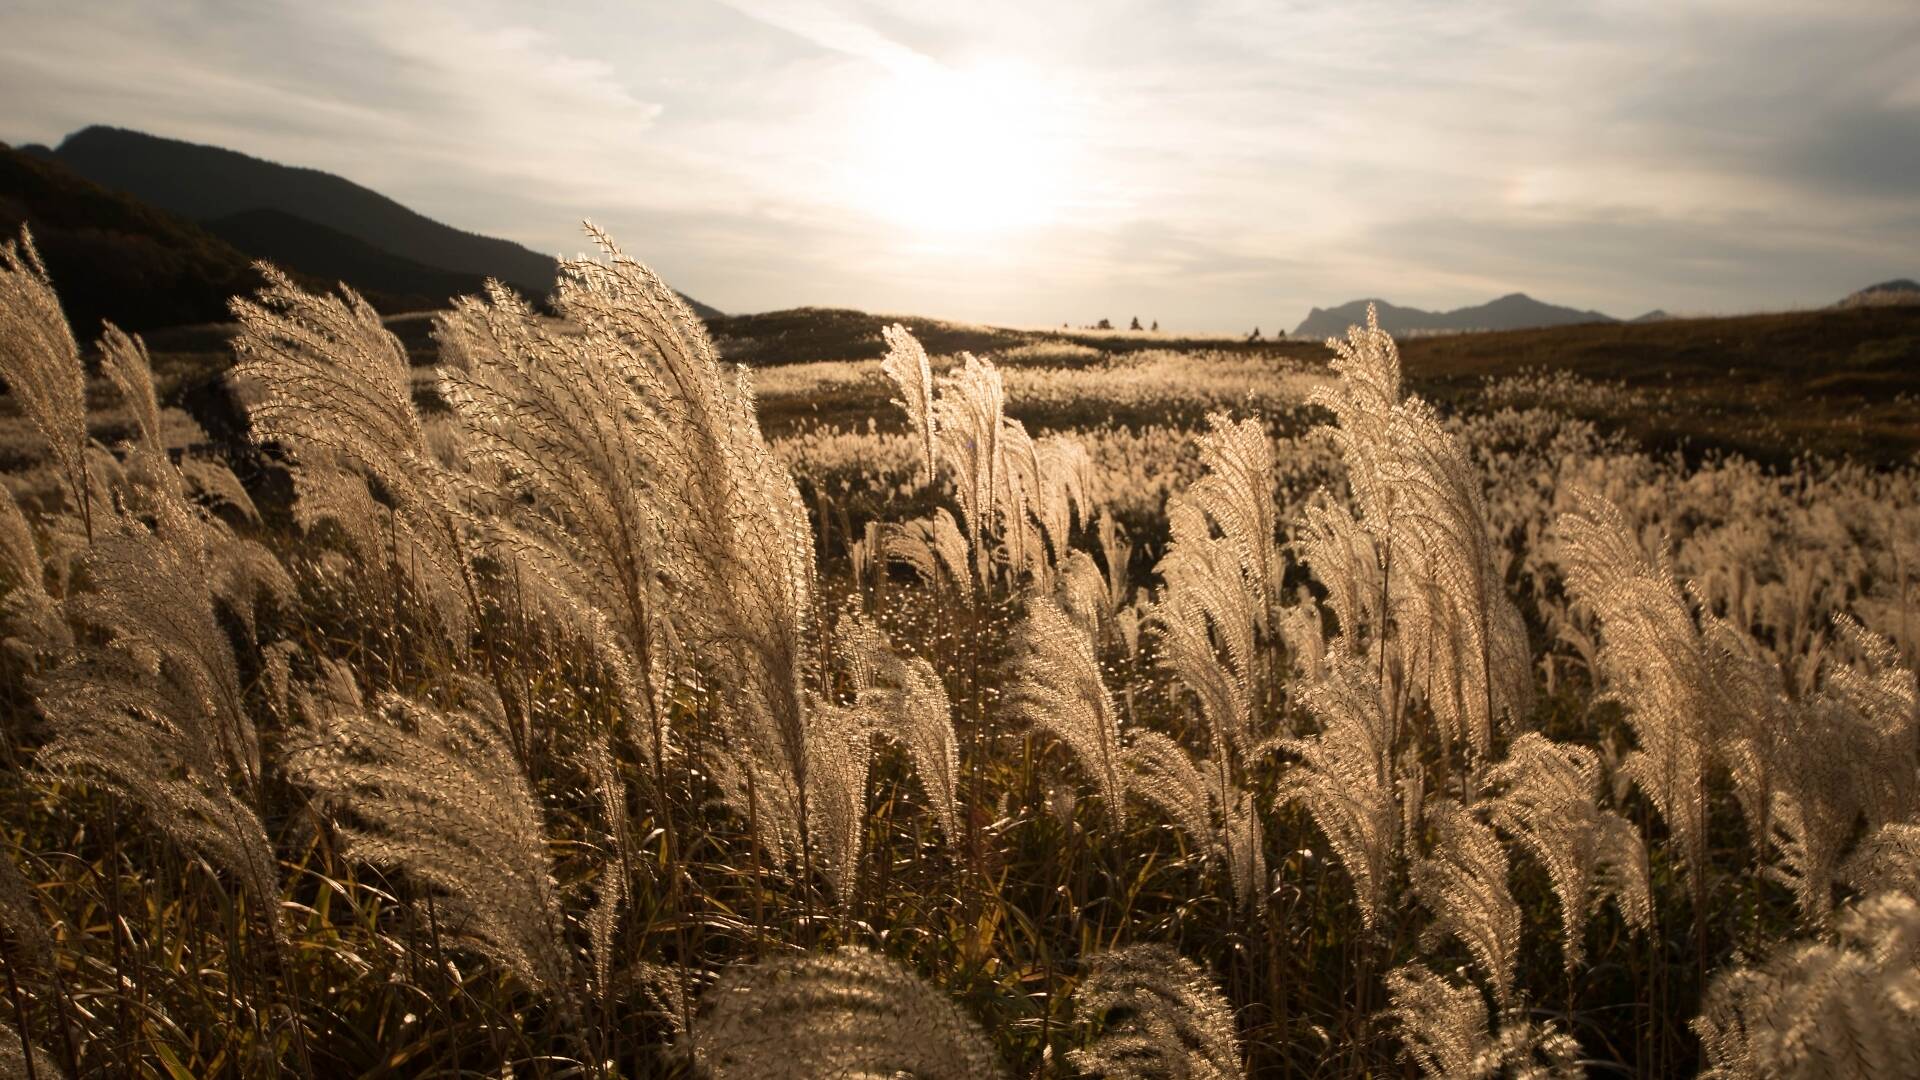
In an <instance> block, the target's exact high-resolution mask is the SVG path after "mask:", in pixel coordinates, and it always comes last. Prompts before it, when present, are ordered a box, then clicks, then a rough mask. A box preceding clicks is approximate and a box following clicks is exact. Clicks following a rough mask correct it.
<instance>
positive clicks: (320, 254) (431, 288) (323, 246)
mask: <svg viewBox="0 0 1920 1080" xmlns="http://www.w3.org/2000/svg"><path fill="white" fill-rule="evenodd" d="M205 224H206V229H207V231H208V232H211V233H213V234H214V235H215V236H218V237H220V238H221V239H222V240H225V241H227V242H228V243H230V244H232V245H233V246H234V247H236V248H238V249H240V250H241V251H244V252H246V253H247V254H249V255H251V256H253V257H254V258H257V259H266V260H267V261H268V262H271V263H274V264H275V265H278V266H294V267H298V268H299V269H300V270H301V271H302V272H303V273H307V274H311V275H312V276H314V277H317V278H323V279H325V280H327V281H329V282H331V281H344V282H347V283H349V284H351V285H352V286H353V287H354V288H355V289H358V290H360V291H361V292H364V293H380V294H384V295H386V296H389V297H392V298H393V300H392V302H391V303H390V304H389V305H388V306H389V307H391V308H393V309H394V310H416V309H420V308H437V307H445V306H446V305H447V301H448V300H450V299H452V298H453V297H456V296H467V295H471V294H474V293H478V292H481V291H482V290H483V289H485V287H486V278H485V277H483V276H481V275H479V274H462V273H458V272H456V271H452V270H442V269H440V268H439V267H436V266H428V265H426V264H424V263H419V262H415V261H414V260H412V259H408V258H405V257H402V256H399V255H394V254H392V253H390V252H387V251H383V250H381V249H380V248H377V247H374V246H373V245H372V244H369V243H366V242H364V241H362V240H359V239H357V238H355V237H352V236H348V235H347V234H346V233H343V232H339V231H337V230H335V229H329V228H327V227H326V226H325V225H317V224H315V223H313V222H311V221H308V220H307V219H306V218H303V217H297V216H295V215H293V214H288V213H284V212H282V211H279V210H268V209H257V210H243V211H241V212H240V213H237V214H229V215H227V216H226V217H221V218H214V219H213V220H211V221H208V222H206V223H205Z"/></svg>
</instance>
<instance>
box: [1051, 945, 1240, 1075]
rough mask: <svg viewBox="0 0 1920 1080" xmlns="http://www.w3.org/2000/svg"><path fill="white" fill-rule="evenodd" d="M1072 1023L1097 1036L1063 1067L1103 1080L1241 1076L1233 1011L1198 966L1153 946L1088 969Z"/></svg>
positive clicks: (1121, 952) (1095, 961)
mask: <svg viewBox="0 0 1920 1080" xmlns="http://www.w3.org/2000/svg"><path fill="white" fill-rule="evenodd" d="M1073 1011H1074V1015H1075V1016H1076V1017H1077V1018H1079V1019H1080V1021H1081V1022H1083V1023H1097V1024H1100V1025H1101V1026H1102V1030H1101V1032H1100V1033H1099V1034H1098V1035H1097V1036H1095V1037H1094V1039H1093V1041H1092V1042H1090V1043H1088V1044H1087V1046H1086V1047H1084V1048H1083V1049H1079V1050H1074V1051H1071V1052H1069V1053H1068V1055H1067V1061H1068V1062H1069V1063H1070V1064H1071V1065H1072V1066H1073V1067H1074V1068H1075V1069H1077V1070H1079V1072H1080V1073H1081V1075H1083V1076H1098V1077H1104V1078H1107V1080H1232V1078H1235V1077H1239V1076H1241V1075H1243V1070H1242V1067H1241V1064H1240V1046H1239V1038H1238V1034H1237V1032H1236V1031H1235V1029H1234V1019H1233V1009H1232V1007H1231V1006H1230V1005H1228V1004H1227V1000H1226V996H1225V995H1224V994H1222V993H1221V992H1220V988H1219V987H1218V986H1216V985H1215V984H1214V982H1213V980H1212V979H1211V978H1209V977H1208V976H1207V974H1206V972H1204V971H1202V970H1201V969H1200V966H1199V965H1198V964H1195V963H1194V962H1193V961H1191V960H1189V959H1187V958H1186V957H1184V956H1181V955H1180V954H1179V953H1177V952H1175V951H1174V950H1173V949H1171V948H1169V947H1167V946H1165V945H1158V944H1147V945H1132V946H1128V947H1127V948H1124V949H1115V950H1113V951H1111V952H1104V953H1100V954H1098V955H1096V956H1094V957H1092V958H1090V959H1089V960H1088V961H1087V976H1086V978H1085V979H1084V980H1083V981H1082V982H1081V983H1080V985H1079V986H1078V987H1077V988H1075V990H1074V993H1073Z"/></svg>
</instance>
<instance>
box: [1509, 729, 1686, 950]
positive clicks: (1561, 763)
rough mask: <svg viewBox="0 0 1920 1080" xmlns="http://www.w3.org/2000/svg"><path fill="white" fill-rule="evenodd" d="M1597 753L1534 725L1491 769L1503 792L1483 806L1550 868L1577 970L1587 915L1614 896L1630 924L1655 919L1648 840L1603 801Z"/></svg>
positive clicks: (1642, 926) (1645, 924)
mask: <svg viewBox="0 0 1920 1080" xmlns="http://www.w3.org/2000/svg"><path fill="white" fill-rule="evenodd" d="M1604 779H1605V777H1604V774H1603V773H1602V771H1601V765H1600V758H1599V755H1597V754H1595V753H1594V752H1593V751H1592V750H1589V749H1587V748H1586V747H1583V746H1574V745H1570V744H1567V743H1556V742H1554V741H1552V740H1550V739H1548V738H1547V737H1546V736H1544V735H1541V734H1540V733H1539V732H1536V731H1530V732H1527V733H1526V734H1525V735H1522V736H1520V737H1519V738H1518V739H1515V740H1514V741H1513V744H1512V745H1511V746H1509V747H1508V748H1507V756H1506V759H1505V760H1503V761H1501V762H1500V763H1498V764H1496V765H1494V766H1493V767H1492V768H1490V769H1489V770H1487V774H1486V777H1485V779H1484V782H1485V783H1486V784H1487V785H1488V786H1489V787H1490V788H1492V789H1494V790H1496V791H1497V794H1496V795H1494V796H1493V797H1491V798H1489V799H1487V800H1486V802H1485V803H1484V806H1485V808H1486V812H1487V815H1488V817H1489V819H1490V820H1491V821H1492V823H1493V825H1494V827H1496V828H1498V829H1499V830H1500V831H1501V832H1504V833H1506V834H1507V835H1509V836H1511V837H1513V838H1515V839H1516V840H1518V841H1519V842H1520V845H1521V846H1522V847H1524V848H1526V849H1527V851H1528V852H1529V853H1530V854H1532V855H1533V857H1534V858H1535V859H1537V860H1539V862H1540V864H1541V865H1542V866H1544V867H1545V868H1546V871H1547V877H1548V879H1549V880H1550V881H1552V882H1553V892H1554V896H1555V897H1556V898H1557V899H1558V900H1559V902H1560V923H1561V930H1562V936H1561V954H1562V956H1563V957H1564V958H1565V961H1566V966H1567V969H1568V970H1569V971H1571V970H1572V969H1573V968H1574V966H1575V965H1577V964H1579V963H1580V962H1581V961H1582V960H1583V959H1584V957H1585V955H1586V949H1585V940H1586V934H1585V930H1586V925H1587V920H1588V918H1589V917H1590V916H1591V915H1592V913H1593V912H1594V911H1595V910H1597V909H1598V908H1599V905H1600V903H1601V902H1602V901H1603V900H1604V899H1606V898H1607V897H1608V896H1611V897H1613V899H1614V903H1615V904H1616V905H1618V907H1619V908H1620V913H1621V915H1622V916H1623V917H1625V919H1626V921H1627V925H1629V926H1632V927H1634V928H1635V929H1638V930H1641V931H1646V930H1647V929H1649V928H1650V926H1651V925H1652V921H1653V901H1652V895H1651V892H1650V891H1649V885H1648V878H1647V852H1646V846H1645V844H1644V843H1642V841H1641V839H1640V833H1639V831H1638V830H1636V829H1635V828H1634V827H1633V824H1632V823H1631V822H1629V821H1628V820H1627V819H1626V818H1623V817H1621V816H1620V815H1619V814H1617V813H1614V812H1613V811H1611V810H1603V809H1601V808H1600V805H1599V798H1600V789H1601V785H1602V783H1603V782H1604Z"/></svg>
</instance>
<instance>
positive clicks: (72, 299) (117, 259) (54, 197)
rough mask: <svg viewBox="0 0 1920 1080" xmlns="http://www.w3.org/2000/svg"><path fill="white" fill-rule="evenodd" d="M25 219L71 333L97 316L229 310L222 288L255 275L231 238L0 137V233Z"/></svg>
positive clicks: (129, 319) (157, 322) (252, 281)
mask: <svg viewBox="0 0 1920 1080" xmlns="http://www.w3.org/2000/svg"><path fill="white" fill-rule="evenodd" d="M22 224H26V225H28V226H30V227H31V228H32V230H33V238H34V243H35V245H36V246H37V247H38V248H39V249H40V254H41V257H42V258H44V259H45V260H46V263H47V272H48V273H49V274H51V275H52V277H53V282H54V285H55V287H57V288H58V289H59V290H60V300H61V302H62V304H64V305H65V307H66V311H67V318H68V320H69V321H70V322H71V323H72V324H73V331H74V336H75V337H77V338H79V339H80V340H81V341H91V340H92V339H93V338H94V337H96V336H97V335H98V334H99V333H100V320H101V319H111V320H112V321H113V322H115V323H117V324H119V325H120V326H122V327H124V328H126V329H128V330H146V329H149V328H152V327H156V326H168V325H174V324H178V323H191V322H204V321H208V320H212V319H224V318H226V317H227V298H228V297H231V296H234V295H236V294H238V293H243V292H251V291H252V290H254V289H256V288H258V287H259V286H260V284H261V282H260V277H259V275H258V274H256V273H255V272H254V270H253V266H252V260H251V259H249V258H247V256H246V255H244V254H242V253H241V252H240V251H238V250H236V249H235V248H234V247H233V246H232V245H231V244H229V243H227V242H226V241H224V240H222V239H220V238H219V237H217V236H214V235H213V234H212V233H209V232H207V231H206V230H205V229H202V228H200V227H199V226H198V225H195V224H193V223H192V222H190V221H183V220H181V219H180V218H177V217H175V216H173V215H171V214H168V213H165V212H163V211H161V210H158V209H155V208H154V207H152V206H149V205H147V204H146V203H143V202H141V201H140V200H138V199H135V198H132V197H129V196H127V195H123V194H120V193H119V192H114V191H108V190H107V189H105V188H103V187H101V186H99V185H98V184H95V183H92V182H91V181H88V180H86V179H85V178H83V177H81V176H78V175H76V174H75V173H74V172H72V171H71V170H69V169H67V168H66V167H65V166H63V165H60V164H59V163H57V162H51V161H43V160H38V159H36V158H33V157H30V156H28V155H26V154H23V153H20V152H19V151H16V150H12V149H9V148H5V147H0V236H4V237H5V238H8V239H11V238H13V237H17V236H18V235H19V234H20V226H21V225H22Z"/></svg>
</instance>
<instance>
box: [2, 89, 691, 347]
mask: <svg viewBox="0 0 1920 1080" xmlns="http://www.w3.org/2000/svg"><path fill="white" fill-rule="evenodd" d="M22 151H23V152H24V153H29V154H33V155H36V156H39V157H41V158H44V159H46V160H49V161H52V162H55V163H58V164H60V165H64V166H66V167H68V168H70V169H72V170H73V171H75V172H76V173H78V174H80V175H82V176H85V177H87V178H88V179H90V180H92V181H94V182H95V183H97V184H100V185H102V186H105V187H108V188H112V189H116V190H118V191H122V192H125V193H127V194H128V195H131V196H133V197H134V198H137V199H140V200H143V201H146V202H149V203H152V204H154V205H155V206H157V207H158V208H159V209H161V210H164V211H168V212H170V213H173V214H176V215H179V216H181V217H185V218H190V219H193V220H194V221H196V222H199V223H201V224H203V225H205V226H206V227H207V228H208V229H209V230H211V231H212V232H215V233H217V234H219V235H220V236H222V237H223V238H225V239H226V240H228V241H229V242H230V243H231V244H232V245H233V246H234V247H236V248H238V249H239V250H240V251H243V252H245V253H246V254H247V255H249V256H252V257H253V258H258V259H267V260H269V261H271V262H273V263H275V264H276V265H278V266H280V267H281V268H282V269H286V270H288V271H290V272H299V273H304V274H307V275H310V276H312V277H313V278H315V279H317V280H320V281H323V282H325V283H326V284H327V285H329V286H330V285H332V284H333V283H334V282H338V281H344V282H346V283H347V284H349V285H352V286H353V287H354V288H355V289H356V290H358V291H359V292H361V293H362V294H363V295H366V296H367V298H368V300H370V301H373V302H374V304H375V306H376V307H379V308H381V310H383V311H392V310H403V309H407V308H410V307H411V308H418V307H439V306H443V305H444V303H445V301H446V299H447V298H448V297H450V296H455V295H461V294H466V293H475V292H479V291H480V288H481V286H482V284H483V283H484V281H485V280H486V279H487V278H489V277H492V278H498V279H500V280H501V281H503V282H505V283H506V284H508V285H511V286H513V287H514V288H516V289H518V290H520V291H521V292H523V293H525V294H527V295H528V296H529V297H532V298H534V299H536V300H537V299H540V298H543V297H545V296H546V295H547V294H548V293H549V292H550V291H551V290H552V288H553V283H554V273H555V262H554V260H553V259H551V258H548V257H547V256H545V255H540V254H537V253H535V252H533V251H530V250H528V249H526V248H524V247H522V246H520V245H519V244H515V243H512V242H510V241H506V240H500V239H496V238H493V237H488V236H479V235H476V234H474V233H468V232H463V231H461V230H459V229H455V228H452V227H451V226H447V225H443V224H441V223H440V222H437V221H434V220H433V219H431V218H428V217H426V216H424V215H422V214H419V213H416V212H415V211H413V210H410V209H408V208H407V207H405V206H402V205H401V204H400V203H398V202H395V201H394V200H392V199H390V198H388V197H387V196H385V195H382V194H380V193H379V192H376V191H372V190H369V189H367V188H365V187H362V186H360V185H359V184H355V183H353V182H352V181H350V180H345V179H342V178H341V177H338V176H334V175H333V174H331V173H326V172H322V171H320V170H318V169H309V168H299V167H294V166H289V165H280V164H276V163H274V162H270V161H263V160H261V159H259V158H255V157H250V156H248V155H246V154H242V153H238V152H236V151H233V150H227V149H223V148H221V147H217V146H202V145H199V144H195V143H189V142H183V141H180V140H178V139H166V138H161V137H159V136H154V135H148V134H145V133H143V132H138V131H128V130H124V129H121V128H112V127H101V126H95V127H89V128H84V129H82V130H80V131H77V132H75V133H74V134H72V135H69V136H67V138H66V139H65V140H64V141H62V142H61V144H60V145H59V147H58V148H55V149H51V150H49V149H47V148H46V147H42V146H33V147H23V148H22ZM685 299H686V300H687V302H688V304H689V305H691V306H692V307H693V309H694V312H695V313H696V314H698V315H699V316H700V317H701V318H703V319H711V318H714V317H716V316H718V315H719V314H720V312H719V311H717V310H715V309H714V308H711V307H708V306H707V305H705V304H702V303H700V302H698V301H696V300H693V299H692V298H691V297H686V298H685Z"/></svg>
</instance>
